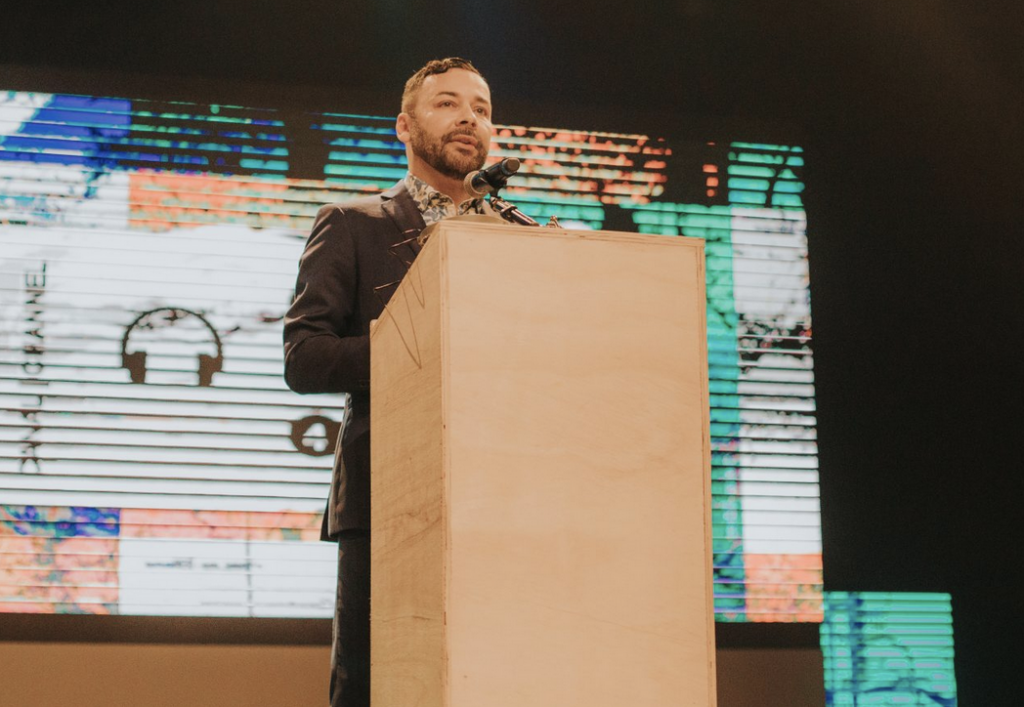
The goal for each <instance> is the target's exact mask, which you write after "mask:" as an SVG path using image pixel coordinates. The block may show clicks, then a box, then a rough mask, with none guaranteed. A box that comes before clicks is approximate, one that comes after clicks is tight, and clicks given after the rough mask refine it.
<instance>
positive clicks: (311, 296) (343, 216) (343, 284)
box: [284, 182, 424, 539]
mask: <svg viewBox="0 0 1024 707" xmlns="http://www.w3.org/2000/svg"><path fill="white" fill-rule="evenodd" d="M423 228H424V223H423V217H422V216H421V215H420V212H419V209H417V208H416V204H415V202H414V201H413V199H412V197H411V196H409V193H408V191H407V190H406V188H405V183H404V182H399V183H398V184H397V185H395V186H394V187H392V188H391V189H389V190H388V191H386V192H384V193H382V194H379V195H375V196H370V197H362V198H359V199H354V200H353V201H349V202H346V203H342V204H333V205H329V206H325V207H323V208H322V209H320V211H319V213H318V214H317V217H316V221H315V222H314V224H313V230H312V232H311V233H310V236H309V240H308V241H307V243H306V249H305V251H304V252H303V254H302V258H301V260H300V261H299V276H298V280H297V282H296V285H295V299H294V301H293V302H292V306H291V308H290V309H289V310H288V314H287V315H285V320H284V376H285V381H286V382H287V383H288V387H289V388H291V389H292V390H294V391H296V392H298V393H349V394H350V396H351V399H350V406H349V408H348V410H347V411H346V421H345V424H344V426H343V432H342V438H341V440H339V444H338V449H337V451H336V453H335V456H334V475H333V477H332V480H331V493H330V498H329V499H328V503H327V512H326V513H325V514H324V524H323V537H324V539H328V538H335V537H337V535H338V533H340V532H342V531H347V530H369V528H370V321H371V320H373V319H376V318H378V317H379V316H380V314H381V312H382V311H383V309H384V302H386V301H387V300H388V299H389V298H390V297H391V295H392V294H393V293H394V291H395V288H396V287H397V282H398V281H399V280H401V279H402V277H403V276H404V275H405V272H406V269H407V266H406V264H405V263H406V262H410V261H412V259H413V258H415V257H416V254H417V253H418V252H419V246H418V245H417V244H416V242H415V237H416V236H418V235H419V233H420V231H422V230H423ZM409 239H413V240H412V241H411V242H409V243H407V244H404V245H400V244H402V242H403V241H408V240H409ZM381 287H383V289H376V288H381ZM375 290H376V292H375Z"/></svg>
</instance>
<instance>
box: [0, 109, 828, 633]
mask: <svg viewBox="0 0 1024 707" xmlns="http://www.w3.org/2000/svg"><path fill="white" fill-rule="evenodd" d="M393 122H394V119H393V118H392V117H385V116H375V115H366V114H360V113H358V112H353V113H341V112H332V113H307V114H297V113H294V112H292V113H285V112H282V111H279V110H271V109H255V108H246V107H239V106H223V105H198V104H193V103H184V102H174V103H170V102H168V103H161V102H154V101H142V100H127V99H120V98H95V97H83V96H65V95H54V94H42V93H25V92H0V244H2V246H0V247H2V251H0V609H2V610H3V611H8V612H88V613H121V614H168V615H213V616H296V617H300V616H309V617H326V616H329V615H330V612H331V607H332V605H333V597H334V573H335V568H334V565H335V561H334V552H333V549H332V547H331V546H330V545H329V544H326V543H319V542H317V541H316V538H317V535H318V528H319V518H320V513H321V512H322V510H323V505H324V500H325V498H326V494H327V484H328V483H329V478H330V466H331V454H332V453H333V448H334V441H335V437H336V435H337V431H338V428H339V425H340V421H341V419H342V414H343V412H344V400H343V399H342V397H341V396H298V395H296V394H293V393H291V392H290V391H288V390H287V389H286V387H285V385H284V382H283V380H282V377H281V375H282V369H283V364H282V359H281V356H282V353H281V319H282V317H283V314H284V312H285V310H286V308H287V306H288V303H289V299H290V296H291V293H292V287H293V284H294V278H295V273H296V267H297V262H298V257H299V254H300V253H301V251H302V247H303V243H304V239H305V237H306V235H307V233H308V230H309V228H310V226H311V224H312V218H313V216H314V215H315V213H316V210H317V208H318V207H319V206H320V205H322V204H324V203H328V202H333V201H339V200H344V199H345V198H347V197H350V196H353V195H361V194H366V193H373V192H376V191H379V190H381V189H384V188H387V187H390V186H391V185H392V184H393V183H394V182H396V181H397V180H399V179H400V178H402V176H403V175H404V174H405V156H404V150H403V146H402V145H401V143H399V142H398V140H397V138H396V137H395V134H394V130H393ZM513 155H514V156H517V157H519V158H520V159H522V160H523V168H522V170H521V172H520V174H519V175H517V176H516V177H515V178H514V179H513V182H512V184H510V186H509V188H508V189H507V190H506V191H505V193H504V194H505V196H506V197H507V198H509V199H511V200H512V201H514V202H516V203H517V204H518V205H519V206H520V207H521V208H522V209H523V211H525V212H526V213H528V214H530V215H531V216H533V217H534V218H536V219H538V220H540V221H545V220H546V219H547V218H548V216H550V215H556V216H557V217H558V218H559V219H560V220H561V222H562V224H563V226H565V227H569V228H593V229H609V230H632V231H639V232H643V233H658V234H664V235H666V236H678V235H684V236H696V237H700V238H704V239H706V241H707V277H708V282H707V286H708V345H709V373H710V386H711V404H712V409H711V420H712V424H711V434H712V443H713V458H712V466H713V469H712V474H713V480H712V481H713V496H714V520H715V523H714V543H715V608H716V613H717V618H718V619H719V620H720V621H821V620H822V579H821V547H820V546H821V541H820V519H819V503H818V475H817V450H816V437H815V412H814V375H813V365H812V354H811V349H810V332H811V325H810V308H809V295H808V279H807V241H806V219H805V215H804V212H803V206H802V200H801V196H800V195H801V192H802V189H803V184H802V179H801V173H802V168H803V153H802V151H801V150H800V149H799V148H798V147H793V146H781V145H767V144H752V143H745V142H728V141H727V142H721V141H714V142H707V141H693V140H689V141H687V140H680V139H672V138H671V137H670V136H666V137H651V136H649V135H643V134H625V133H606V132H595V131H588V130H585V129H562V128H558V129H555V128H544V127H527V126H516V125H499V126H497V128H496V143H495V146H494V148H493V150H492V158H498V157H502V156H513Z"/></svg>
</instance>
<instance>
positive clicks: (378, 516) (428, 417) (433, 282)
mask: <svg viewBox="0 0 1024 707" xmlns="http://www.w3.org/2000/svg"><path fill="white" fill-rule="evenodd" d="M435 245H437V246H440V245H441V244H440V243H437V244H435ZM440 250H441V248H439V247H434V248H429V249H425V250H424V251H423V252H422V253H421V254H420V256H419V257H418V258H417V260H416V262H415V263H414V265H413V267H412V269H411V270H410V271H409V273H408V275H407V276H406V278H405V280H404V281H403V282H402V285H401V286H400V287H399V289H398V290H397V291H396V292H395V295H394V296H393V297H392V299H391V301H390V302H389V304H388V307H387V309H386V310H385V312H384V314H382V315H381V317H380V319H379V320H378V323H377V325H376V326H375V327H374V330H373V332H372V334H371V338H370V350H371V369H370V381H371V398H372V401H373V402H372V408H371V411H370V415H371V418H370V424H371V430H372V435H371V469H372V470H373V473H372V477H371V522H372V528H371V562H372V568H373V569H372V573H371V585H370V596H371V601H372V604H371V641H370V660H371V665H372V668H371V675H372V684H371V702H372V704H374V705H439V706H440V705H442V704H445V702H443V701H442V698H441V695H442V693H443V691H444V689H445V686H444V677H445V664H446V663H445V661H446V657H445V643H444V641H445V633H444V572H445V562H446V552H445V517H444V502H445V494H444V492H443V486H442V484H443V476H442V430H443V426H442V421H441V414H442V400H441V326H440V314H441V296H440V294H441V284H440V281H439V275H440V273H441V268H440V267H439V262H440V252H439V251H440Z"/></svg>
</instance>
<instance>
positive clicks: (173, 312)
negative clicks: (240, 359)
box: [121, 307, 224, 388]
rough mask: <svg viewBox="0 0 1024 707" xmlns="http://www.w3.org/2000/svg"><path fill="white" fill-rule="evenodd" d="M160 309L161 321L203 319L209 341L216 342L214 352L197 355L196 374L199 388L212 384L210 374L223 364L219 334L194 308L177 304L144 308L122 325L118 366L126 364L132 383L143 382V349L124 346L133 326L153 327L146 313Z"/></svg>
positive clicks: (151, 313) (171, 324) (149, 314)
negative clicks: (208, 332)
mask: <svg viewBox="0 0 1024 707" xmlns="http://www.w3.org/2000/svg"><path fill="white" fill-rule="evenodd" d="M160 312H166V314H165V315H163V317H161V318H160V319H161V320H162V321H161V325H166V326H173V325H174V324H175V322H177V321H178V320H181V319H186V318H188V317H195V318H196V319H198V320H199V321H201V322H202V323H203V325H204V326H205V327H206V328H207V329H209V331H210V334H212V335H213V343H214V344H216V346H217V355H216V356H210V355H208V354H199V356H198V365H199V368H198V371H197V373H198V374H199V385H200V387H203V388H209V387H211V386H212V385H213V374H214V373H217V372H219V371H220V370H221V369H222V368H223V366H224V346H223V345H222V344H221V340H220V336H218V335H217V330H216V329H214V328H213V326H211V325H210V322H208V321H206V318H205V317H204V316H203V315H202V314H199V313H198V312H193V311H192V310H190V309H182V308H180V307H160V308H158V309H151V310H149V311H148V312H143V313H142V314H140V315H139V316H137V317H136V318H135V321H133V322H132V323H131V324H129V325H128V328H127V329H125V332H124V336H123V337H121V367H122V368H127V369H128V373H129V374H130V375H131V377H132V383H145V382H146V352H145V351H142V350H139V351H129V350H128V338H129V337H130V336H131V333H132V331H133V330H134V329H136V328H139V329H155V328H156V326H154V325H153V322H152V321H146V320H147V319H148V318H149V317H152V316H153V315H154V314H158V313H160Z"/></svg>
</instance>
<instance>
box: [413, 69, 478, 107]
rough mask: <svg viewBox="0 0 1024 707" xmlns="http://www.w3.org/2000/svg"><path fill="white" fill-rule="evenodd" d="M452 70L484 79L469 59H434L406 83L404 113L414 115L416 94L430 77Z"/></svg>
mask: <svg viewBox="0 0 1024 707" xmlns="http://www.w3.org/2000/svg"><path fill="white" fill-rule="evenodd" d="M452 69H465V70H466V71H472V72H473V73H474V74H476V75H477V76H479V77H480V78H483V74H481V73H480V72H479V71H478V70H477V68H476V67H475V66H473V64H472V63H470V61H469V60H468V59H463V58H461V57H457V56H450V57H447V58H446V59H432V60H430V61H428V62H427V63H426V65H425V66H424V67H423V68H422V69H420V70H419V71H417V72H416V73H415V74H413V75H412V76H410V77H409V80H408V81H406V82H405V90H404V91H402V112H403V113H410V114H411V113H412V107H413V105H414V104H415V103H416V94H417V93H418V92H419V90H420V86H422V85H423V82H424V81H425V80H426V79H427V77H428V76H433V75H435V74H443V73H445V72H447V71H450V70H452ZM484 81H486V79H484Z"/></svg>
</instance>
